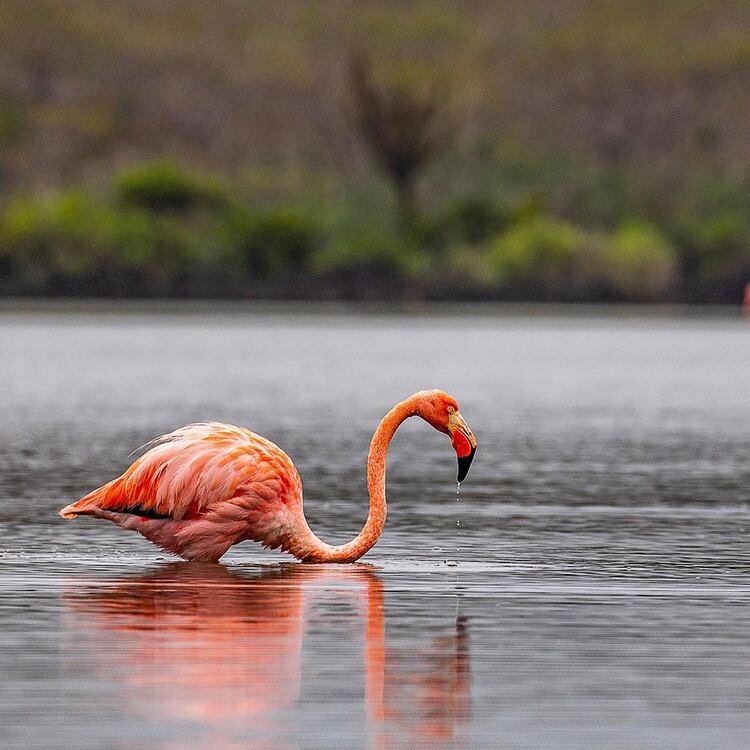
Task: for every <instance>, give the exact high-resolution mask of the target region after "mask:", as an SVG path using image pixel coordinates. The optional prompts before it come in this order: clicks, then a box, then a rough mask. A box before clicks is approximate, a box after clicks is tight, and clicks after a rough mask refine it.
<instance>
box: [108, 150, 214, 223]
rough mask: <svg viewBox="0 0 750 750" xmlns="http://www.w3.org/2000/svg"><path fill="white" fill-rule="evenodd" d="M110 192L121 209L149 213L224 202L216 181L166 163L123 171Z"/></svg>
mask: <svg viewBox="0 0 750 750" xmlns="http://www.w3.org/2000/svg"><path fill="white" fill-rule="evenodd" d="M114 189H115V196H116V198H117V200H118V202H120V203H122V204H123V205H124V206H133V207H136V208H142V209H146V210H149V211H178V212H179V211H191V210H195V209H197V208H201V207H209V208H211V207H216V206H221V205H222V204H223V203H224V202H225V201H226V198H225V195H224V190H223V187H222V185H221V183H220V182H219V181H218V180H216V179H213V178H209V177H205V176H202V175H200V176H199V175H197V174H193V173H190V172H187V171H185V170H184V169H182V168H181V167H180V166H179V165H178V164H175V163H174V162H170V161H155V162H149V163H146V164H140V165H137V166H135V167H131V168H129V169H126V170H124V171H122V172H120V173H119V174H118V175H117V177H116V179H115V185H114Z"/></svg>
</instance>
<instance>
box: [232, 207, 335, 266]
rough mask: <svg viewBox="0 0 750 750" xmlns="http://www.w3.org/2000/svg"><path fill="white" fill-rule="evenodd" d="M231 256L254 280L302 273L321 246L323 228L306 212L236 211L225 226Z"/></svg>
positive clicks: (284, 210) (287, 210)
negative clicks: (290, 273)
mask: <svg viewBox="0 0 750 750" xmlns="http://www.w3.org/2000/svg"><path fill="white" fill-rule="evenodd" d="M223 231H224V241H225V243H226V245H227V248H228V253H229V254H231V255H233V256H234V257H236V258H238V259H239V261H240V262H241V263H242V264H243V265H244V267H245V268H246V269H247V270H248V271H249V272H250V273H251V274H252V275H253V276H255V277H258V278H266V277H268V276H272V275H275V274H280V273H286V272H292V273H296V272H299V271H301V270H303V269H304V268H305V267H306V265H307V263H308V260H309V259H310V257H311V256H312V254H313V253H314V252H315V251H316V250H317V248H318V247H319V246H320V243H321V232H322V230H321V227H320V225H319V224H318V222H317V221H316V220H315V219H314V218H313V217H311V216H309V215H307V214H305V213H304V212H301V211H298V210H296V209H290V208H278V209H272V210H268V211H265V212H263V213H260V214H253V213H250V212H248V211H246V210H243V209H235V210H234V211H232V212H231V213H230V214H229V216H228V217H227V219H226V221H225V224H224V229H223Z"/></svg>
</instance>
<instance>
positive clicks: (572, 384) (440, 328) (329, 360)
mask: <svg viewBox="0 0 750 750" xmlns="http://www.w3.org/2000/svg"><path fill="white" fill-rule="evenodd" d="M749 378H750V324H748V322H747V321H744V320H742V319H741V318H734V317H732V316H730V315H726V316H723V317H722V316H711V317H700V316H695V315H692V316H680V315H678V314H674V315H670V314H666V315H661V316H659V317H646V316H633V315H624V314H622V313H620V312H606V311H605V312H600V313H598V314H596V315H586V316H571V315H564V314H562V315H559V314H558V315H551V314H544V313H540V314H536V315H525V314H501V315H496V314H491V313H490V312H483V313H482V314H477V315H466V314H464V315H448V314H442V315H441V314H435V315H429V316H427V315H425V316H401V317H395V316H383V315H379V316H378V315H369V316H362V315H352V314H334V313H317V314H316V313H309V312H307V313H305V312H300V313H298V314H283V313H274V312H265V313H262V312H253V311H251V310H247V309H236V310H232V309H231V308H223V309H222V308H219V309H217V310H213V311H211V310H201V311H194V312H185V311H183V312H179V313H178V312H171V313H170V312H127V311H123V310H119V311H118V310H117V309H114V310H109V309H107V308H102V309H94V310H93V311H92V312H88V313H87V312H73V311H70V310H69V311H67V312H55V311H52V310H48V311H46V312H45V311H36V312H34V311H27V312H13V311H11V310H9V309H5V310H4V311H3V312H2V313H0V417H1V418H0V675H1V677H2V679H0V746H2V747H4V748H6V747H7V748H49V747H56V748H144V749H145V748H165V749H166V748H170V749H171V748H235V747H237V748H240V747H241V748H277V747H278V748H288V747H291V748H297V747H298V748H333V747H372V748H381V747H425V748H440V747H467V748H473V747H476V748H497V747H513V748H539V747H555V748H557V747H568V748H578V747H596V748H633V747H639V748H708V747H711V748H719V747H721V748H732V747H737V748H740V747H747V746H748V743H749V742H750V740H748V736H749V734H748V733H749V732H750V551H749V550H750V545H748V532H749V531H750V505H749V503H750V460H749V459H750V396H749V389H748V383H749V382H750V380H749ZM430 387H440V388H443V389H445V390H447V391H449V392H450V393H452V394H453V395H454V396H455V397H456V398H457V399H458V400H459V403H460V405H461V411H462V413H463V415H464V416H465V418H466V420H467V421H468V423H469V424H470V425H471V427H472V428H473V430H474V433H475V435H476V436H477V438H478V441H479V451H478V453H477V458H476V460H475V462H474V466H473V467H472V470H471V472H470V474H469V477H468V479H467V480H466V481H465V482H464V483H463V485H462V488H461V502H460V504H457V503H456V483H455V470H456V469H455V459H454V457H453V454H452V450H451V447H450V444H449V442H448V440H447V439H446V438H445V436H443V435H440V434H438V433H436V432H434V431H433V430H431V429H430V428H429V427H428V426H427V425H426V424H424V423H421V422H418V421H417V420H411V421H410V422H409V423H407V424H405V425H404V426H403V427H402V428H401V429H400V430H399V432H398V434H397V436H396V439H395V441H394V444H393V446H392V448H391V452H390V454H389V473H388V494H389V518H388V524H387V526H386V529H385V532H384V534H383V537H382V539H381V540H380V542H379V544H378V545H377V546H376V547H375V548H374V549H373V550H372V551H371V552H370V553H369V554H368V555H367V556H366V557H365V558H363V560H362V564H358V565H353V566H314V565H301V564H297V563H295V562H293V561H291V560H290V559H289V558H287V557H285V556H284V555H282V554H280V553H278V552H268V551H264V550H262V549H261V548H259V547H258V546H257V545H254V544H252V543H245V544H243V545H240V546H238V547H236V548H235V549H233V550H231V551H230V553H229V554H227V555H226V557H225V558H224V559H223V560H222V562H223V565H222V566H211V565H196V564H186V563H180V562H176V561H175V560H173V559H170V558H168V556H166V555H165V553H163V552H160V551H159V550H157V549H156V548H154V547H152V546H150V545H149V543H148V542H146V541H145V540H144V539H142V538H141V537H139V536H138V535H135V534H129V533H126V532H123V531H121V530H119V529H117V528H115V527H114V526H112V525H110V524H107V523H106V522H103V521H95V520H91V519H80V520H77V521H63V520H61V519H59V518H57V516H56V510H57V509H58V508H60V507H61V506H63V505H65V504H67V503H69V502H71V501H72V500H73V499H76V498H78V497H79V496H81V495H82V494H84V493H85V492H87V491H88V490H90V489H91V488H93V487H95V486H97V485H99V484H101V483H103V482H105V481H107V480H108V479H110V478H112V477H113V476H115V475H116V474H118V473H119V472H121V471H122V470H123V469H124V468H125V467H126V466H127V464H128V458H127V456H128V453H129V452H130V451H131V450H132V449H134V448H136V447H137V446H139V445H141V444H142V443H144V442H145V441H146V440H148V439H149V438H151V437H153V436H154V435H158V434H161V433H164V432H166V431H169V430H172V429H174V428H176V427H178V426H180V425H182V424H185V423H187V422H191V421H196V420H205V419H217V420H224V421H229V422H234V423H237V424H242V425H246V426H248V427H251V428H252V429H254V430H256V431H257V432H260V433H261V434H264V435H266V436H267V437H269V438H270V439H272V440H274V441H275V442H276V443H278V444H279V445H280V446H282V447H283V448H284V449H285V450H286V451H287V452H288V453H289V454H290V456H291V457H292V458H293V460H294V461H295V463H296V465H297V467H298V469H299V471H300V474H301V476H302V479H303V482H304V484H305V508H306V512H307V515H308V517H309V518H310V523H311V525H312V526H313V528H314V529H315V530H316V532H317V533H318V534H319V535H320V536H321V537H323V538H324V539H326V540H330V541H333V542H342V541H345V540H348V539H349V538H350V537H352V536H353V535H354V534H355V533H356V531H357V530H358V529H359V527H360V525H361V523H362V522H363V521H364V518H365V516H366V491H365V481H364V465H365V456H366V451H367V446H368V442H369V438H370V435H371V433H372V431H373V429H374V427H375V426H376V424H377V422H378V420H379V419H380V417H381V416H382V415H383V414H384V413H385V411H386V410H387V409H388V408H389V407H390V406H391V405H392V404H393V403H395V402H396V401H398V400H400V399H402V398H403V397H405V396H407V395H409V394H410V393H411V392H413V391H416V390H420V389H423V388H430ZM457 513H460V536H458V533H457V532H458V529H457V524H456V522H457V520H458V519H457Z"/></svg>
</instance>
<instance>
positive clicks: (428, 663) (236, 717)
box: [64, 563, 469, 748]
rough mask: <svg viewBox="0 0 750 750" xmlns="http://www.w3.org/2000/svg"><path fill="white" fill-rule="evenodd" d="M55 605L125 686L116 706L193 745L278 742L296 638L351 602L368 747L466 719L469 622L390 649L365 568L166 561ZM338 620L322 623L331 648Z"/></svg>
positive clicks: (379, 593)
mask: <svg viewBox="0 0 750 750" xmlns="http://www.w3.org/2000/svg"><path fill="white" fill-rule="evenodd" d="M64 598H65V602H66V605H67V606H68V609H69V611H70V613H71V616H72V618H73V622H72V623H71V628H72V629H74V632H75V633H76V642H80V638H81V636H82V635H84V634H85V643H86V649H87V652H88V653H87V656H88V658H90V659H92V661H93V663H94V665H95V668H96V669H97V670H98V671H100V672H102V673H106V674H107V675H109V676H112V675H114V676H115V680H116V681H117V682H120V683H123V684H124V687H125V688H126V695H125V696H123V698H122V699H121V700H122V706H124V708H125V709H126V710H127V711H128V712H129V713H134V714H135V715H137V716H138V717H140V718H150V719H154V720H170V721H186V722H191V723H197V724H198V725H199V727H200V728H201V736H200V737H196V738H195V741H194V744H193V745H192V746H194V747H201V748H211V747H217V748H219V747H220V748H230V747H234V746H235V744H234V743H236V746H237V747H256V746H257V747H264V748H265V747H277V746H278V747H287V746H288V744H287V739H288V734H289V731H290V725H292V723H293V718H292V712H293V711H294V709H295V706H296V704H297V702H298V700H299V699H300V698H301V697H302V698H304V697H305V696H302V695H301V687H302V665H303V654H304V644H305V632H306V630H312V626H314V628H315V630H316V631H323V630H326V629H327V628H326V619H324V618H322V617H321V616H320V612H316V609H319V607H320V606H321V605H324V606H329V605H330V604H332V603H335V604H336V605H338V604H339V603H340V602H341V603H346V604H349V605H350V606H353V608H354V611H355V612H356V613H357V616H356V617H355V618H354V619H355V622H356V623H358V624H357V626H356V627H357V628H360V627H361V628H362V632H363V636H362V638H363V641H364V643H363V646H364V688H365V689H364V702H365V710H366V714H367V717H368V735H369V738H370V742H369V744H370V746H371V747H390V746H394V745H397V746H402V744H403V743H404V742H405V741H408V742H407V744H408V743H409V742H410V743H411V746H417V747H419V746H425V747H435V746H439V745H440V744H442V743H443V742H449V741H450V740H451V739H453V738H454V736H455V734H456V732H457V731H458V729H459V728H460V726H461V725H462V723H463V722H464V721H465V719H466V718H467V716H468V712H469V697H468V696H469V656H468V630H467V624H466V622H465V621H463V620H461V619H460V618H459V619H457V620H456V624H455V631H454V632H452V633H451V634H450V635H448V636H442V635H441V636H436V637H433V638H432V639H424V638H420V639H418V640H419V642H421V643H422V646H421V647H419V648H417V649H416V650H415V649H413V648H411V649H403V648H402V649H396V648H393V647H390V646H389V645H388V644H387V643H386V631H385V610H384V595H383V583H382V581H381V579H380V578H379V577H378V575H377V574H376V573H375V572H374V571H373V570H372V569H371V568H369V566H365V565H353V566H348V567H341V566H336V565H330V566H329V565H315V566H306V565H288V566H274V567H273V568H267V569H265V571H264V572H263V573H262V574H261V575H260V576H257V575H256V576H254V577H253V576H250V575H247V574H241V573H238V572H234V571H230V570H228V569H227V568H225V567H224V566H221V565H209V564H206V565H203V564H194V563H193V564H190V563H173V564H170V565H167V566H166V567H164V568H161V569H159V570H157V571H155V572H151V573H149V574H146V575H142V576H139V577H131V578H123V579H116V580H111V579H109V580H106V581H98V582H97V581H92V582H91V585H81V584H78V585H76V586H74V587H70V588H69V589H68V590H67V591H66V593H65V595H64ZM338 611H339V610H337V612H338ZM346 621H347V620H346V618H342V617H337V618H336V620H335V623H336V624H335V625H332V629H334V630H335V638H336V642H337V644H339V643H342V641H341V635H342V634H341V624H342V622H346ZM348 621H349V622H351V619H349V620H348ZM412 642H413V639H412ZM306 661H308V659H306ZM327 671H328V670H327ZM329 679H330V678H329ZM346 681H347V686H351V688H352V689H354V690H356V688H357V685H359V684H361V682H360V678H359V675H356V674H353V675H352V674H347V676H346ZM118 700H119V699H118ZM180 739H181V743H180V745H179V746H180V747H185V746H186V744H185V741H184V738H180ZM253 740H256V741H257V743H258V744H255V745H254V744H252V741H253ZM248 742H250V743H251V744H248ZM277 743H278V744H277ZM169 746H170V747H171V746H172V745H171V744H170V745H169ZM187 746H191V745H187Z"/></svg>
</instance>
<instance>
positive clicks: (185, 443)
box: [60, 390, 477, 563]
mask: <svg viewBox="0 0 750 750" xmlns="http://www.w3.org/2000/svg"><path fill="white" fill-rule="evenodd" d="M409 417H421V418H422V419H424V420H425V421H426V422H427V423H428V424H430V425H432V426H433V427H434V428H435V429H436V430H438V431H439V432H443V433H445V434H447V435H449V436H450V438H451V442H452V444H453V448H454V450H455V451H456V456H457V458H458V477H457V478H458V481H459V482H461V481H463V479H464V478H465V477H466V474H467V473H468V471H469V466H470V465H471V462H472V460H473V458H474V453H475V452H476V448H477V442H476V440H475V438H474V435H472V433H471V430H470V429H469V427H468V425H467V424H466V422H465V421H464V419H463V417H462V416H461V414H460V413H459V411H458V404H457V403H456V400H455V399H454V398H453V397H452V396H449V395H448V394H447V393H444V392H443V391H439V390H432V391H420V392H419V393H415V394H414V395H413V396H410V397H409V398H407V399H406V400H405V401H402V402H401V403H399V404H396V406H394V407H393V408H392V409H391V410H390V411H389V412H388V413H387V414H386V415H385V417H383V419H382V421H381V422H380V424H379V425H378V428H377V430H375V434H374V435H373V437H372V442H371V443H370V453H369V455H368V458H367V486H368V490H369V492H370V512H369V513H368V516H367V521H366V522H365V525H364V526H363V527H362V530H361V531H360V532H359V534H357V536H356V537H355V538H354V539H352V541H351V542H348V543H347V544H342V545H337V546H334V545H331V544H326V543H325V542H323V541H321V540H320V539H318V537H317V536H315V534H314V533H313V532H312V530H311V529H310V527H309V526H308V524H307V520H306V519H305V514H304V511H303V509H302V482H301V480H300V478H299V474H298V473H297V469H296V468H295V467H294V464H293V463H292V460H291V459H290V458H289V456H287V455H286V453H284V451H282V450H281V448H279V447H278V446H277V445H275V444H274V443H272V442H271V441H270V440H266V438H264V437H261V436H260V435H256V434H255V433H254V432H251V431H250V430H247V429H245V428H242V427H234V426H233V425H228V424H220V423H218V422H208V423H201V424H192V425H188V426H187V427H182V428H181V429H179V430H175V431H174V432H171V433H169V434H168V435H163V436H162V437H159V438H156V439H155V440H153V441H151V442H150V443H147V444H146V445H145V446H144V448H146V447H147V448H148V451H147V452H146V453H144V454H143V455H142V456H141V457H140V458H138V459H137V460H136V461H134V462H133V464H132V465H131V466H130V467H129V468H128V469H127V470H126V471H125V472H124V473H123V474H122V475H121V476H119V477H117V479H113V480H112V481H111V482H108V483H107V484H105V485H104V486H102V487H99V488H98V489H96V490H94V491H93V492H91V493H89V494H88V495H86V496H85V497H84V498H82V499H81V500H79V501H78V502H77V503H73V504H72V505H68V506H67V507H65V508H63V509H62V510H61V511H60V515H61V516H62V517H63V518H76V517H77V516H96V517H97V518H104V519H106V520H108V521H112V522H113V523H115V524H117V525H118V526H120V527H121V528H123V529H128V530H131V531H137V532H139V533H140V534H142V535H143V536H145V537H146V539H148V540H150V541H151V542H153V543H154V544H156V545H158V546H159V547H162V548H163V549H166V550H168V551H170V552H173V553H175V554H177V555H179V556H180V557H183V558H185V559H186V560H200V561H205V562H215V561H217V560H219V558H220V557H221V556H222V555H223V554H224V553H225V552H226V551H227V550H228V549H229V548H230V547H231V546H233V545H235V544H238V543H239V542H243V541H245V540H247V539H251V540H253V541H255V542H260V543H261V544H263V545H264V546H265V547H268V548H269V549H276V548H280V549H282V550H284V551H285V552H289V553H291V554H292V555H294V556H295V557H296V558H298V559H299V560H304V561H307V562H339V563H348V562H354V561H355V560H358V559H359V558H360V557H362V555H364V554H365V553H366V552H367V551H368V550H369V549H371V548H372V547H373V545H374V544H375V543H376V542H377V541H378V538H379V537H380V533H381V532H382V530H383V527H384V525H385V518H386V511H387V508H386V500H385V464H386V453H387V451H388V445H389V444H390V442H391V439H392V438H393V435H394V433H395V432H396V429H397V428H398V426H399V425H400V424H401V423H402V422H403V421H404V420H405V419H408V418H409Z"/></svg>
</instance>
